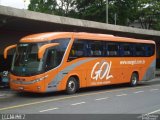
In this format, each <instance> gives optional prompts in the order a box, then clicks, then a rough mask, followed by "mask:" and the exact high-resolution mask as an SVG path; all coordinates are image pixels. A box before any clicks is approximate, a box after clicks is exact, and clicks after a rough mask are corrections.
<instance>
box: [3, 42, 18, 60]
mask: <svg viewBox="0 0 160 120" xmlns="http://www.w3.org/2000/svg"><path fill="white" fill-rule="evenodd" d="M16 47H17V44H15V45H10V46H8V47H6V48H5V49H4V53H3V55H4V56H3V57H4V59H7V55H8V51H9V50H10V49H13V48H16Z"/></svg>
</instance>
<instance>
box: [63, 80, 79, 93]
mask: <svg viewBox="0 0 160 120" xmlns="http://www.w3.org/2000/svg"><path fill="white" fill-rule="evenodd" d="M77 89H78V82H77V80H76V78H75V77H70V78H69V79H68V82H67V86H66V93H67V94H74V93H75V92H76V91H77Z"/></svg>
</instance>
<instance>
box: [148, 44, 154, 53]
mask: <svg viewBox="0 0 160 120" xmlns="http://www.w3.org/2000/svg"><path fill="white" fill-rule="evenodd" d="M154 49H155V46H154V45H152V44H148V45H146V56H152V55H153V54H154Z"/></svg>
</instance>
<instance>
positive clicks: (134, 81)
mask: <svg viewBox="0 0 160 120" xmlns="http://www.w3.org/2000/svg"><path fill="white" fill-rule="evenodd" d="M138 79H139V78H138V74H137V73H135V72H134V73H132V76H131V80H130V86H131V87H134V86H136V85H137V84H138Z"/></svg>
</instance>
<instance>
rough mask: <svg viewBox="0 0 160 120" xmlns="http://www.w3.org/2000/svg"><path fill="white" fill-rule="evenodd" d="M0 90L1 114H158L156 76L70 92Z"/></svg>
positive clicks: (159, 81)
mask: <svg viewBox="0 0 160 120" xmlns="http://www.w3.org/2000/svg"><path fill="white" fill-rule="evenodd" d="M0 91H1V94H3V95H4V96H2V95H1V94H0V95H1V96H2V97H0V113H2V114H6V113H16V114H17V113H20V114H43V115H44V114H143V115H152V114H160V78H157V79H154V80H153V81H150V82H145V83H141V84H139V85H138V86H137V87H128V86H127V85H114V86H104V87H94V88H87V89H81V90H80V91H79V92H78V93H76V94H74V95H66V94H65V93H64V92H54V93H48V94H31V93H17V92H12V91H10V90H7V89H6V90H2V89H1V90H0ZM5 91H7V92H5ZM159 119H160V116H159ZM156 120H157V119H156Z"/></svg>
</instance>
